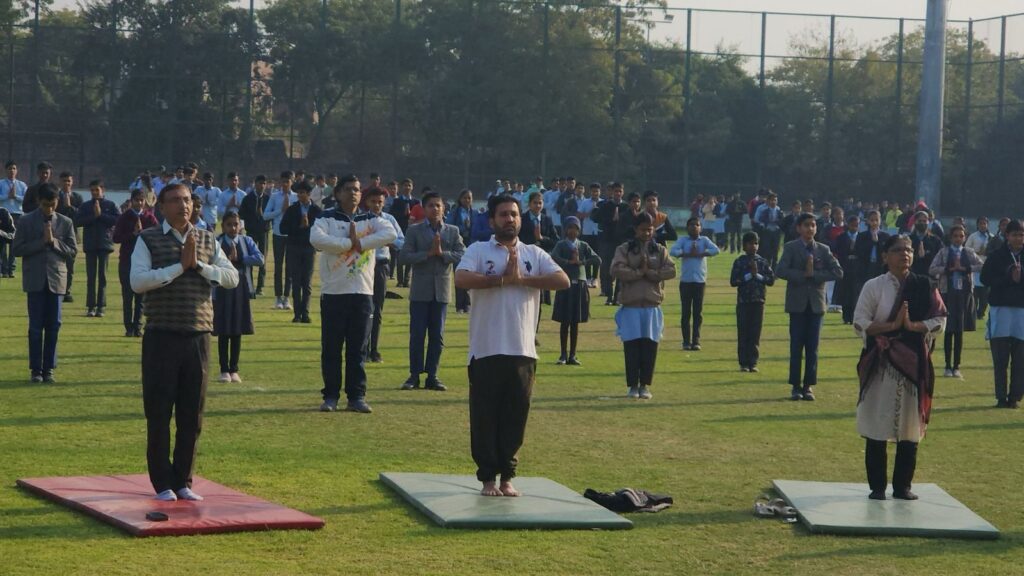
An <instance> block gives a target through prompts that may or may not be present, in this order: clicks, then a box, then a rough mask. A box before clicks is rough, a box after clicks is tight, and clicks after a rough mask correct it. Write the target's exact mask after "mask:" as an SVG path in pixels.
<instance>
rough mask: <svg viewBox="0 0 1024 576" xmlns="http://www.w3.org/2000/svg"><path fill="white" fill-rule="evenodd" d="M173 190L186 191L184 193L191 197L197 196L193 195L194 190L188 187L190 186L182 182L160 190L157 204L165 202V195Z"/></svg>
mask: <svg viewBox="0 0 1024 576" xmlns="http://www.w3.org/2000/svg"><path fill="white" fill-rule="evenodd" d="M171 190H184V191H186V192H188V193H189V195H191V196H193V197H194V196H195V195H194V194H192V188H190V187H189V186H188V184H183V183H181V182H176V183H174V184H168V185H167V186H164V187H163V188H161V189H160V194H158V195H157V197H156V201H157V202H163V201H164V194H167V193H168V192H170V191H171Z"/></svg>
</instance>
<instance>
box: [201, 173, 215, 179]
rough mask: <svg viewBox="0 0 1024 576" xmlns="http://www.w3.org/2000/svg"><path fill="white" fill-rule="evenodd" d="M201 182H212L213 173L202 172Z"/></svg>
mask: <svg viewBox="0 0 1024 576" xmlns="http://www.w3.org/2000/svg"><path fill="white" fill-rule="evenodd" d="M203 180H213V172H203Z"/></svg>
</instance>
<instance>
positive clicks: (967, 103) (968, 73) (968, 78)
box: [957, 19, 974, 207]
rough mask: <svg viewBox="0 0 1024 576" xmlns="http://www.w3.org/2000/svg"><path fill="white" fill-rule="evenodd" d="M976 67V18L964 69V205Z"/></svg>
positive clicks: (971, 26)
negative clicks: (973, 82) (973, 81)
mask: <svg viewBox="0 0 1024 576" xmlns="http://www.w3.org/2000/svg"><path fill="white" fill-rule="evenodd" d="M973 67H974V20H973V19H972V20H970V21H968V22H967V67H966V68H965V69H964V139H963V153H962V154H961V155H960V198H959V200H960V201H959V202H957V205H958V206H959V207H962V206H963V203H962V200H963V198H964V197H965V196H964V195H965V193H966V191H967V179H968V172H969V170H968V167H969V166H970V163H971V156H972V154H971V91H972V90H973V89H974V87H973V86H972V69H973Z"/></svg>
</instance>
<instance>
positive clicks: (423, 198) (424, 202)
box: [420, 190, 444, 206]
mask: <svg viewBox="0 0 1024 576" xmlns="http://www.w3.org/2000/svg"><path fill="white" fill-rule="evenodd" d="M434 198H437V199H438V200H440V201H441V205H442V206H443V205H444V198H441V193H440V192H434V191H433V190H428V191H427V192H426V193H424V194H423V196H421V197H420V204H422V205H423V206H426V205H427V202H429V201H431V200H433V199H434Z"/></svg>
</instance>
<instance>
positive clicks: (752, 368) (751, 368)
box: [750, 366, 758, 372]
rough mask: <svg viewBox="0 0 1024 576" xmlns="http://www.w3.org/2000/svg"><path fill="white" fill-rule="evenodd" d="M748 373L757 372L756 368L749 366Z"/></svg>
mask: <svg viewBox="0 0 1024 576" xmlns="http://www.w3.org/2000/svg"><path fill="white" fill-rule="evenodd" d="M750 371H751V372H757V371H758V370H757V366H751V367H750Z"/></svg>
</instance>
